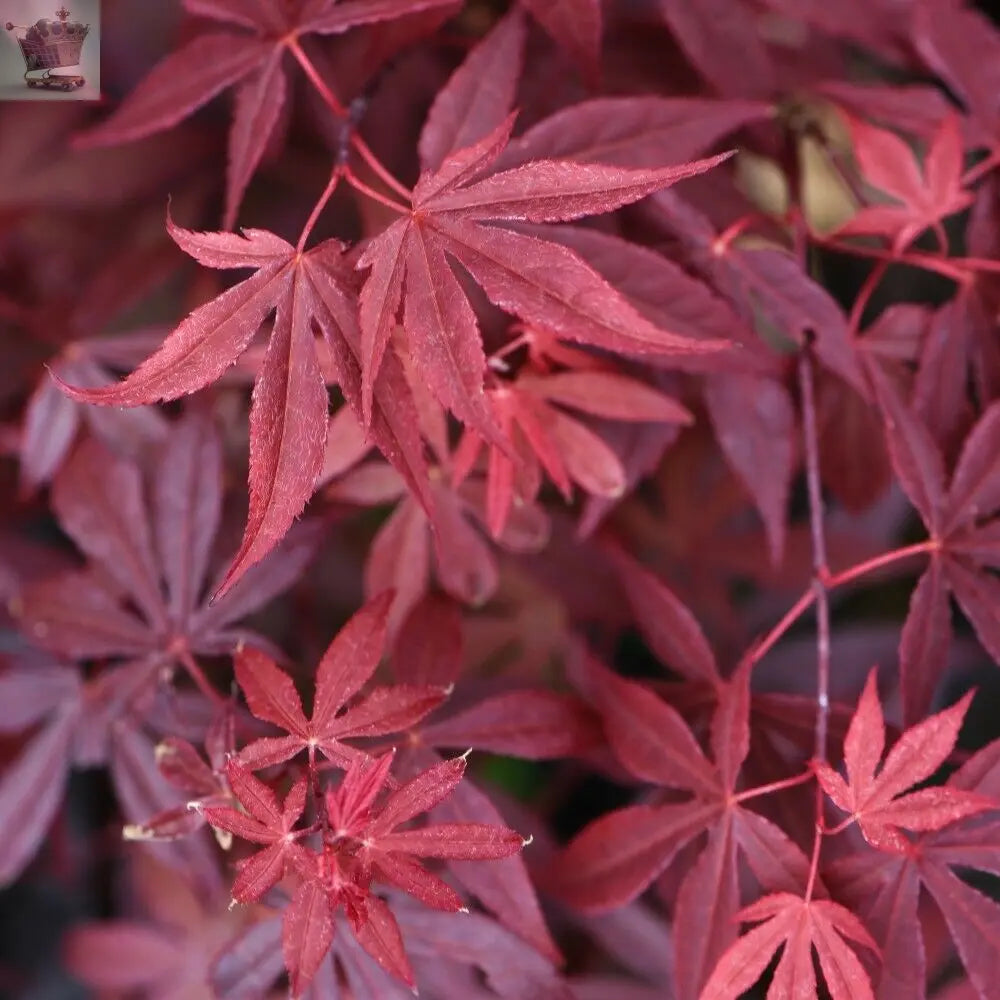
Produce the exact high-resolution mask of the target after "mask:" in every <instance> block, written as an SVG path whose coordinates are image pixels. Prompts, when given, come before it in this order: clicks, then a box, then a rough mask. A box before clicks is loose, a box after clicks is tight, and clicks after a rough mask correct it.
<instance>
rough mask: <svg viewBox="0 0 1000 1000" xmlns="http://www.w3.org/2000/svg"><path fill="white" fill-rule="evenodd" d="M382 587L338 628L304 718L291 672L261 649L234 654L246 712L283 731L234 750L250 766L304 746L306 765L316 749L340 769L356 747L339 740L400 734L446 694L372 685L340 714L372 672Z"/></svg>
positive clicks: (385, 603)
mask: <svg viewBox="0 0 1000 1000" xmlns="http://www.w3.org/2000/svg"><path fill="white" fill-rule="evenodd" d="M392 597H393V595H392V593H391V592H386V593H383V594H381V595H380V596H379V597H377V598H375V599H374V600H373V601H371V602H369V603H368V604H367V605H365V606H364V607H363V608H362V609H361V610H360V611H358V612H357V613H356V614H355V615H354V617H353V618H351V620H350V621H349V622H348V623H347V624H346V625H345V626H344V627H343V628H342V629H341V630H340V632H339V633H337V635H336V637H335V638H334V640H333V642H331V643H330V646H329V647H328V648H327V651H326V652H325V653H324V654H323V658H322V659H321V660H320V663H319V666H318V667H317V669H316V694H315V698H314V699H313V710H312V717H311V718H308V719H307V718H306V716H305V712H304V711H303V709H302V701H301V699H300V698H299V695H298V692H297V691H296V690H295V685H294V683H293V682H292V679H291V677H289V676H288V674H286V673H285V672H284V671H283V670H280V669H279V668H278V666H277V665H276V664H275V663H274V661H273V660H272V659H271V658H270V657H268V656H266V655H265V654H263V653H261V652H259V651H257V650H253V649H244V650H242V651H241V652H239V653H237V655H236V679H237V681H238V682H239V685H240V688H241V689H242V690H243V694H244V695H245V696H246V700H247V705H248V706H249V708H250V711H251V712H253V714H254V715H255V716H256V717H257V718H258V719H260V720H261V721H263V722H270V723H271V724H272V725H275V726H277V727H278V728H279V729H283V730H285V732H287V733H288V735H287V736H277V737H263V738H262V739H259V740H255V741H254V742H253V743H250V744H249V745H248V746H246V747H244V748H243V750H242V751H241V752H240V760H241V761H242V762H243V763H244V764H246V765H248V766H251V767H252V768H253V769H254V770H259V769H260V768H262V767H268V766H270V765H272V764H278V763H281V762H282V761H286V760H290V759H291V758H292V757H294V756H295V755H296V754H297V753H299V752H300V751H302V750H308V751H309V759H310V762H312V761H314V760H315V755H316V751H317V750H319V751H320V752H322V753H323V754H324V756H326V757H327V758H328V759H329V760H332V761H334V762H335V763H337V764H339V765H340V766H342V767H346V766H347V764H348V763H350V762H351V761H354V760H357V759H358V757H359V756H361V757H364V756H366V755H364V754H362V753H361V751H358V750H355V749H353V748H352V747H350V746H348V745H346V744H345V743H344V742H343V741H344V740H347V739H352V738H353V739H356V738H359V737H366V736H382V735H385V734H386V733H394V732H398V731H399V730H402V729H407V728H408V727H409V726H411V725H413V724H414V723H416V722H419V721H420V719H422V718H423V717H424V716H425V715H426V714H427V713H428V712H430V711H431V710H432V709H434V708H436V707H437V706H438V705H440V704H441V702H442V701H443V700H444V698H445V697H446V696H447V693H448V689H446V688H440V687H431V686H416V685H405V684H400V685H396V686H394V687H377V688H375V689H373V690H372V691H371V692H370V693H369V694H367V695H365V696H364V697H363V698H361V700H360V701H357V702H355V703H354V704H352V705H350V706H349V707H348V708H347V709H346V711H342V710H343V709H344V707H345V705H348V703H349V702H350V701H351V700H352V699H353V698H354V696H355V695H356V694H357V693H358V692H359V691H360V690H361V688H362V687H364V685H365V684H366V683H367V681H368V680H369V679H370V678H371V676H372V674H374V673H375V668H376V667H377V666H378V663H379V660H380V659H381V656H382V650H383V646H384V644H385V632H386V621H387V616H388V613H389V607H390V605H391V603H392Z"/></svg>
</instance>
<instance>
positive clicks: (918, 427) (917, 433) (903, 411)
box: [871, 366, 944, 531]
mask: <svg viewBox="0 0 1000 1000" xmlns="http://www.w3.org/2000/svg"><path fill="white" fill-rule="evenodd" d="M871 373H872V380H873V381H874V383H875V390H876V393H877V395H878V401H879V405H880V406H881V407H882V412H883V414H884V417H885V428H886V440H887V442H888V445H889V455H890V457H891V459H892V466H893V469H895V471H896V475H897V476H898V477H899V483H900V485H901V486H902V487H903V489H904V490H905V491H906V495H907V496H908V497H909V498H910V501H911V502H912V504H913V506H914V507H916V508H917V510H918V511H919V513H920V516H921V517H922V518H923V520H924V523H925V524H926V525H927V526H928V527H929V528H930V529H931V530H933V531H937V530H939V529H940V522H941V507H942V503H943V500H944V463H943V461H942V459H941V453H940V452H939V451H938V449H937V445H936V444H935V443H934V441H933V439H932V438H931V436H930V434H929V433H928V431H927V428H926V427H924V425H923V424H922V423H921V422H920V420H919V418H918V417H917V416H916V415H915V414H914V413H913V411H912V410H911V409H910V408H909V407H908V406H907V405H906V403H905V402H904V401H903V399H902V398H901V396H900V393H899V389H898V388H897V387H896V386H895V385H894V384H893V382H892V381H891V380H890V378H889V376H887V375H886V374H885V373H884V372H883V371H882V370H881V368H879V367H878V366H872V368H871Z"/></svg>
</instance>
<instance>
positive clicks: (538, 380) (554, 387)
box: [453, 345, 693, 539]
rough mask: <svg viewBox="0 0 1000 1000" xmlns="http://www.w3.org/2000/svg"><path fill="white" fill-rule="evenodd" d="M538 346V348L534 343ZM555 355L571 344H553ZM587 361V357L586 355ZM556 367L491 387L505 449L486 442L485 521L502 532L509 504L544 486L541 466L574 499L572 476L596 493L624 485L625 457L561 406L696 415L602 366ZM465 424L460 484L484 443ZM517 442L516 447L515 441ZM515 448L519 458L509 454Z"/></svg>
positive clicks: (603, 413) (660, 416) (650, 416)
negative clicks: (563, 369) (551, 370)
mask: <svg viewBox="0 0 1000 1000" xmlns="http://www.w3.org/2000/svg"><path fill="white" fill-rule="evenodd" d="M535 350H536V352H537V351H538V347H537V345H536V347H535ZM554 351H555V353H556V356H557V357H558V356H560V355H562V356H564V357H565V353H564V352H565V351H566V349H562V350H560V349H559V348H558V345H555V346H554ZM588 360H589V359H588ZM588 367H589V369H590V370H578V371H563V372H554V373H551V374H548V373H544V372H540V373H533V372H531V371H530V370H525V371H523V372H521V373H519V374H518V376H517V377H516V378H515V379H513V380H511V381H509V382H504V383H502V384H500V385H497V386H496V387H495V388H491V389H489V390H488V395H489V401H490V405H491V407H492V409H493V412H494V413H495V414H496V419H497V423H498V425H499V427H500V429H501V430H502V432H503V435H504V438H505V439H507V441H509V442H510V445H509V446H508V447H507V448H501V447H500V446H499V445H497V444H490V445H489V458H488V463H487V470H486V523H487V525H488V527H489V530H490V533H491V534H492V536H493V537H494V538H495V539H496V538H499V537H500V536H501V535H502V534H503V532H504V529H505V527H506V525H507V519H508V517H509V515H510V511H511V506H512V505H513V504H514V503H515V502H516V503H517V504H518V505H522V504H525V503H531V502H533V501H534V500H535V499H536V496H537V494H538V491H539V489H540V488H541V475H540V471H539V466H541V467H542V468H544V469H545V471H546V472H547V473H548V475H549V477H550V478H551V479H552V481H553V482H554V483H555V485H556V486H557V487H558V488H559V490H560V492H561V493H562V494H563V496H564V497H565V498H566V499H567V500H568V499H569V498H570V491H571V481H572V482H575V483H577V484H578V485H579V486H581V487H582V488H583V489H584V490H586V491H587V492H588V493H590V494H591V495H592V496H598V497H609V498H617V497H620V496H621V495H622V493H623V492H624V491H625V486H626V474H625V469H624V468H623V466H622V462H621V460H620V459H619V458H618V456H617V455H616V454H615V452H614V450H613V449H612V448H611V447H610V446H609V445H607V444H606V443H605V442H604V440H603V439H602V438H601V436H600V435H599V434H597V433H596V432H595V431H593V430H592V429H591V428H590V427H588V426H587V424H586V423H584V422H583V421H582V420H580V419H579V418H577V417H575V416H571V415H570V414H569V413H566V412H565V411H564V409H563V408H565V409H569V410H571V411H572V410H576V411H578V412H582V413H585V414H591V415H592V416H597V417H605V418H607V419H610V420H620V421H630V422H650V423H673V424H689V423H691V422H692V420H693V418H692V416H691V414H690V413H689V412H688V411H687V410H686V409H685V408H684V407H683V406H681V404H680V403H678V402H676V401H675V400H673V399H671V398H670V397H669V396H667V395H665V394H663V393H661V392H659V391H658V390H656V389H654V388H652V387H651V386H648V385H646V384H645V383H643V382H640V381H639V380H638V379H633V378H629V377H628V376H626V375H622V374H620V373H618V372H615V371H612V370H602V368H603V366H600V367H599V366H598V365H597V364H595V363H593V362H592V361H591V363H590V364H589V366H588ZM486 443H487V442H485V441H484V440H483V438H482V436H481V435H480V434H479V433H478V432H477V431H476V430H474V429H472V428H468V429H467V430H466V432H465V436H464V438H463V439H462V442H461V443H460V445H459V448H458V449H457V450H456V454H455V458H454V463H455V464H454V470H453V480H454V482H455V483H456V485H457V484H458V483H460V482H461V481H462V480H464V478H465V476H466V475H467V474H468V472H469V471H470V470H471V467H472V465H473V463H474V462H475V461H476V458H477V457H478V454H479V452H480V450H481V448H482V446H483V445H484V444H486ZM511 446H512V448H511ZM510 450H513V452H514V455H515V456H516V459H517V461H515V459H514V458H512V457H510V455H509V454H508V451H510Z"/></svg>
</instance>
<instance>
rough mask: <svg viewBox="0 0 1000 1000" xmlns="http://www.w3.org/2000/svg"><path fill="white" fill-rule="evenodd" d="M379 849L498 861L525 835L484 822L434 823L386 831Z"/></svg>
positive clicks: (515, 849)
mask: <svg viewBox="0 0 1000 1000" xmlns="http://www.w3.org/2000/svg"><path fill="white" fill-rule="evenodd" d="M378 846H379V848H380V850H385V851H388V852H390V853H393V852H398V853H401V854H412V855H415V856H416V857H420V858H455V859H456V860H465V861H495V860H496V859H498V858H506V857H509V856H510V855H511V854H516V853H517V852H518V851H520V850H521V848H522V847H524V839H523V838H522V837H521V835H520V834H519V833H517V832H516V831H514V830H508V829H506V828H504V827H501V826H486V825H485V824H482V823H433V824H431V825H430V826H424V827H420V828H419V829H416V830H401V831H396V832H395V833H387V834H384V835H383V836H380V837H379V839H378Z"/></svg>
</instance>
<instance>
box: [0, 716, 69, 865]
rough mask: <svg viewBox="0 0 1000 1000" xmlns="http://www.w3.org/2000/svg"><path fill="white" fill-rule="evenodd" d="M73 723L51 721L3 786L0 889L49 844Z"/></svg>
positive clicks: (10, 769) (65, 773) (62, 718)
mask: <svg viewBox="0 0 1000 1000" xmlns="http://www.w3.org/2000/svg"><path fill="white" fill-rule="evenodd" d="M73 728H74V717H73V715H72V713H69V712H64V713H60V714H59V715H57V716H56V717H55V718H54V719H52V720H51V721H50V722H49V723H48V724H47V725H46V726H45V728H44V729H42V730H41V732H39V733H38V734H37V735H36V736H35V737H34V738H33V739H32V740H31V741H30V742H29V743H27V744H26V745H25V747H24V749H23V750H22V751H21V754H20V756H19V757H18V758H17V759H16V760H15V761H14V763H13V764H11V765H9V766H8V767H6V768H5V769H4V772H3V778H2V780H0V817H2V821H0V830H2V834H3V835H2V837H0V884H2V885H9V884H10V883H11V882H13V881H14V880H15V879H16V878H17V877H18V876H19V875H20V874H21V872H22V871H23V870H24V867H25V865H27V864H28V862H29V861H30V860H31V859H32V857H33V856H34V854H35V852H36V851H37V850H38V847H39V845H40V844H41V843H42V841H43V840H44V839H45V835H46V833H47V832H48V829H49V826H50V824H51V823H52V820H53V817H54V816H55V814H56V810H57V809H58V808H59V803H60V802H61V801H62V797H63V791H64V789H65V787H66V779H67V776H68V773H69V756H70V752H71V740H72V738H73Z"/></svg>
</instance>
